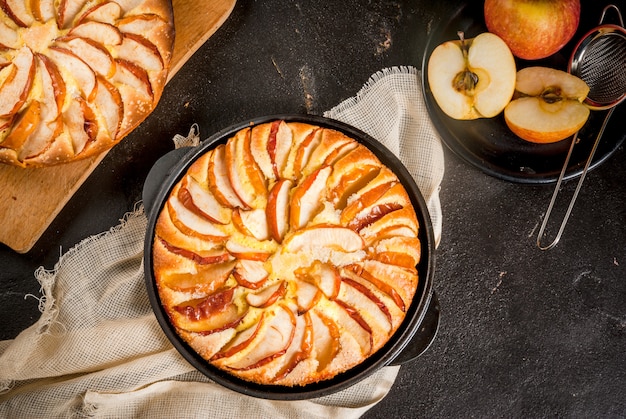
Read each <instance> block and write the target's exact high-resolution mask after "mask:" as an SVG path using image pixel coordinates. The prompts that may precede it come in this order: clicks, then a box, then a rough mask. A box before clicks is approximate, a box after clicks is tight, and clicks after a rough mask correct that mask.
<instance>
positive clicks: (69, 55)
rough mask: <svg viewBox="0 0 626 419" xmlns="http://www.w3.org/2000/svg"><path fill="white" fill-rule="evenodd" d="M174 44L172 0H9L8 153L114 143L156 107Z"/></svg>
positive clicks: (41, 162)
mask: <svg viewBox="0 0 626 419" xmlns="http://www.w3.org/2000/svg"><path fill="white" fill-rule="evenodd" d="M173 47H174V19H173V11H172V3H171V0H113V1H107V0H64V1H61V2H59V1H54V0H38V1H29V0H0V162H1V163H6V164H12V165H16V166H21V167H38V166H49V165H54V164H59V163H65V162H69V161H74V160H78V159H82V158H86V157H90V156H94V155H97V154H99V153H101V152H103V151H106V150H108V149H110V148H111V147H113V145H115V144H116V143H118V142H119V141H120V140H121V139H122V138H123V137H125V136H126V135H127V134H128V133H130V132H131V131H132V130H133V129H134V128H135V127H137V125H139V124H140V123H141V122H142V121H143V120H144V119H145V118H146V117H147V116H148V115H149V114H150V113H151V112H152V110H153V109H154V108H155V106H156V104H157V103H158V101H159V99H160V97H161V94H162V92H163V88H164V87H165V82H166V80H167V74H168V70H169V66H170V60H171V56H172V50H173Z"/></svg>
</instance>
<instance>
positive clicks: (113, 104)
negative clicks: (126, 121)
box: [94, 75, 124, 138]
mask: <svg viewBox="0 0 626 419" xmlns="http://www.w3.org/2000/svg"><path fill="white" fill-rule="evenodd" d="M96 82H97V91H96V97H95V99H94V103H95V104H96V106H97V107H98V110H99V111H100V114H101V115H102V118H103V119H104V122H105V126H106V129H107V131H108V132H109V137H110V138H117V134H118V133H119V131H120V127H121V125H122V119H123V118H124V102H122V95H121V94H120V91H119V90H118V89H117V87H115V86H114V85H113V84H112V83H111V82H109V81H108V80H107V79H105V78H104V77H102V76H100V75H99V76H97V77H96Z"/></svg>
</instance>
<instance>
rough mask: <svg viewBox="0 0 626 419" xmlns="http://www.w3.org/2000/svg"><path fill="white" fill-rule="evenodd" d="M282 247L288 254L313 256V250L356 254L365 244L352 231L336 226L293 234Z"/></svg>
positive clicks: (320, 227) (317, 226)
mask: <svg viewBox="0 0 626 419" xmlns="http://www.w3.org/2000/svg"><path fill="white" fill-rule="evenodd" d="M283 245H284V248H285V249H286V251H288V252H292V253H297V252H308V253H313V254H314V252H315V249H319V248H324V249H332V250H336V251H340V252H348V253H351V252H356V251H358V250H361V249H363V247H364V246H365V243H364V242H363V239H362V238H361V236H359V234H358V233H356V232H355V231H354V230H352V229H349V228H345V227H340V226H336V225H316V226H311V227H307V228H304V229H302V230H299V231H297V232H295V233H294V234H293V235H291V236H289V237H288V239H287V240H285V243H284V244H283Z"/></svg>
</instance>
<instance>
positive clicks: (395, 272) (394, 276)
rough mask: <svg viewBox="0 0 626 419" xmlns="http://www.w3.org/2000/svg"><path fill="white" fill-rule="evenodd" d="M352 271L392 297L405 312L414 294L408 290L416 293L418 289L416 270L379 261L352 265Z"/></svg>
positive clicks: (366, 261) (367, 261)
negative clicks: (406, 305)
mask: <svg viewBox="0 0 626 419" xmlns="http://www.w3.org/2000/svg"><path fill="white" fill-rule="evenodd" d="M351 269H352V271H353V272H355V273H356V274H357V275H359V276H360V277H362V278H364V279H366V280H368V281H370V282H371V283H372V284H374V285H375V286H376V287H378V288H379V289H380V290H382V291H383V292H385V293H387V294H388V295H390V296H391V297H392V298H393V299H394V301H396V302H397V304H398V306H399V307H400V308H402V310H403V311H404V310H405V304H406V303H405V302H408V301H411V299H412V298H413V293H411V292H410V291H408V290H413V292H414V290H415V289H416V287H417V282H418V277H417V273H416V272H415V271H414V270H409V269H404V268H401V267H399V266H396V265H389V264H386V263H383V262H380V261H377V260H363V261H361V262H357V263H355V264H353V265H351ZM398 297H399V298H398Z"/></svg>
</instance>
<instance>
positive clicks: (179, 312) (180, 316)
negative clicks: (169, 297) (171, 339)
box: [170, 288, 244, 334]
mask: <svg viewBox="0 0 626 419" xmlns="http://www.w3.org/2000/svg"><path fill="white" fill-rule="evenodd" d="M233 295H234V290H233V288H229V289H226V290H223V291H218V292H216V293H214V294H211V295H209V296H208V297H205V298H201V299H197V300H192V301H188V302H186V303H183V304H179V305H177V306H174V307H172V310H171V311H170V316H171V319H172V323H174V324H175V325H176V327H179V328H181V329H183V330H186V331H188V332H195V333H203V334H210V333H215V332H218V331H221V330H224V329H227V328H230V327H234V326H235V325H236V324H238V323H239V322H241V320H242V319H243V317H244V315H242V314H240V312H239V309H238V307H237V305H236V304H235V303H234V302H233Z"/></svg>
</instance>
